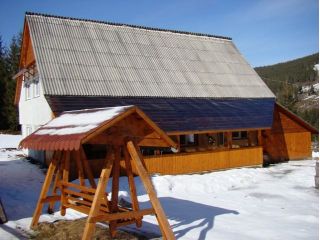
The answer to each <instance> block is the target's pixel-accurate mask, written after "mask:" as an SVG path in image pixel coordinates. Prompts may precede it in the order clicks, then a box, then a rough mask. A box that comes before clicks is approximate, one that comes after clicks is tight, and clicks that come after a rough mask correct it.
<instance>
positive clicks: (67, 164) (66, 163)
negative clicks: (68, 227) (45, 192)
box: [60, 151, 70, 216]
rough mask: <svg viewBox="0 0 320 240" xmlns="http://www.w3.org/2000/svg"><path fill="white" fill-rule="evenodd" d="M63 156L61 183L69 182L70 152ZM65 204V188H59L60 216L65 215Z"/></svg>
mask: <svg viewBox="0 0 320 240" xmlns="http://www.w3.org/2000/svg"><path fill="white" fill-rule="evenodd" d="M63 155H64V157H63V159H62V161H63V162H64V164H63V175H62V181H64V182H69V169H70V151H65V152H64V154H63ZM66 204H67V199H66V192H65V187H64V186H61V206H60V214H61V215H62V216H64V215H66V207H65V206H66Z"/></svg>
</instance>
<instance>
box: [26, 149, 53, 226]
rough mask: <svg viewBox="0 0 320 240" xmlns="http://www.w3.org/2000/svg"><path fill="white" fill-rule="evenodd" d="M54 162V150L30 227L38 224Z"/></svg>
mask: <svg viewBox="0 0 320 240" xmlns="http://www.w3.org/2000/svg"><path fill="white" fill-rule="evenodd" d="M56 164H57V159H56V152H55V153H54V155H53V158H52V161H51V163H50V165H49V168H48V171H47V174H46V177H45V180H44V183H43V185H42V189H41V192H40V196H39V199H38V203H37V206H36V209H35V211H34V213H33V217H32V221H31V228H33V227H35V226H36V225H37V224H38V221H39V217H40V214H41V210H42V207H43V202H42V199H45V198H46V196H47V193H48V191H49V188H50V184H51V181H52V177H53V174H54V171H55V169H56Z"/></svg>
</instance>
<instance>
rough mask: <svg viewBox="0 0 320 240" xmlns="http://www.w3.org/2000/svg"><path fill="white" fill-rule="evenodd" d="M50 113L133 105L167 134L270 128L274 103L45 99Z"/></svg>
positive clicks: (70, 97)
mask: <svg viewBox="0 0 320 240" xmlns="http://www.w3.org/2000/svg"><path fill="white" fill-rule="evenodd" d="M46 99H47V101H48V103H49V104H50V106H51V109H52V111H54V112H55V113H56V114H57V115H58V114H60V113H61V112H62V111H66V110H76V109H82V108H96V107H112V106H121V105H135V106H138V107H139V108H140V109H142V110H143V112H144V113H146V114H147V115H148V116H149V117H150V118H151V119H152V121H153V122H155V123H156V124H157V125H158V126H159V127H160V128H161V129H163V130H164V131H165V132H167V133H172V132H194V131H204V132H205V131H212V130H215V131H218V130H221V131H222V130H237V129H267V128H271V126H272V121H273V110H274V105H275V101H274V99H272V98H268V99H261V98H259V99H243V98H242V99H203V98H193V99H190V98H154V99H150V98H132V97H131V98H130V97H126V98H124V97H84V96H47V97H46Z"/></svg>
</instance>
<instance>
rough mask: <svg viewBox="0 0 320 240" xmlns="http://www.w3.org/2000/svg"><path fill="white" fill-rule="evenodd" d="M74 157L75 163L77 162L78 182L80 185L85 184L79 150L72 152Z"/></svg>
mask: <svg viewBox="0 0 320 240" xmlns="http://www.w3.org/2000/svg"><path fill="white" fill-rule="evenodd" d="M74 157H75V159H76V164H77V170H78V178H79V183H80V185H81V186H85V185H86V184H85V178H84V171H83V164H82V163H83V162H82V161H81V152H80V150H78V151H75V152H74Z"/></svg>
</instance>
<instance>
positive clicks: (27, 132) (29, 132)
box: [26, 125, 32, 136]
mask: <svg viewBox="0 0 320 240" xmlns="http://www.w3.org/2000/svg"><path fill="white" fill-rule="evenodd" d="M31 133H32V126H31V125H27V126H26V134H27V136H29V135H30V134H31Z"/></svg>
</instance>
